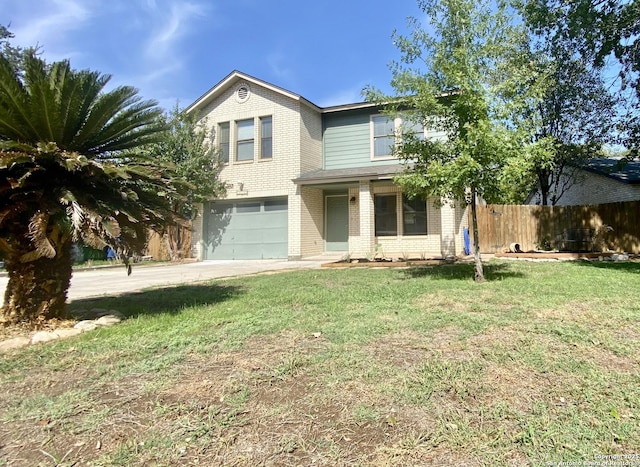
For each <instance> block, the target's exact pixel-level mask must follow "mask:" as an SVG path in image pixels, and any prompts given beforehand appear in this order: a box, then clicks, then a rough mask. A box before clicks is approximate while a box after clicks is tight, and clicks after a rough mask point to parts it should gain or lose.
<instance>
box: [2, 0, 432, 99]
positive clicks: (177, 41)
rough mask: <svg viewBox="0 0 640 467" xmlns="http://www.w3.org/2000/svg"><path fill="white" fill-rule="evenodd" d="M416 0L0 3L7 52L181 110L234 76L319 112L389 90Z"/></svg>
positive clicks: (24, 0)
mask: <svg viewBox="0 0 640 467" xmlns="http://www.w3.org/2000/svg"><path fill="white" fill-rule="evenodd" d="M419 14H420V11H419V9H418V6H417V1H416V0H395V1H393V2H391V1H383V0H318V1H306V0H296V1H294V0H187V1H181V0H0V23H1V24H3V25H5V26H6V25H9V24H10V30H11V31H12V32H13V33H14V34H15V38H14V39H13V41H12V43H13V44H14V45H22V46H29V45H35V44H39V45H40V46H42V50H43V55H42V56H43V57H44V58H45V59H46V60H47V61H53V60H61V59H64V58H69V59H70V60H71V65H72V67H73V68H76V69H86V68H88V69H91V70H97V71H100V72H102V73H107V74H111V75H113V78H112V84H115V85H121V84H126V85H132V86H135V87H136V88H138V89H139V90H140V95H141V96H142V97H143V98H145V99H156V100H157V101H158V102H159V103H160V105H162V106H163V107H165V108H170V107H172V106H173V105H174V104H175V102H176V101H179V103H180V106H181V107H186V106H187V105H189V104H190V103H191V102H192V101H194V100H195V99H196V98H198V97H199V96H200V95H202V94H203V93H205V92H206V91H207V90H208V89H209V88H211V87H212V86H213V85H215V84H216V83H217V82H218V81H220V80H221V79H222V78H224V77H225V76H226V75H227V74H229V73H230V72H231V71H233V70H234V69H237V70H240V71H243V72H245V73H248V74H250V75H253V76H255V77H257V78H260V79H263V80H265V81H268V82H270V83H272V84H275V85H278V86H281V87H283V88H285V89H288V90H290V91H292V92H295V93H297V94H300V95H302V96H303V97H305V98H307V99H309V100H310V101H312V102H314V103H315V104H317V105H320V106H329V105H336V104H346V103H351V102H358V101H361V100H362V96H361V90H362V88H363V87H364V86H365V85H367V84H372V85H374V86H376V87H378V88H381V89H382V90H384V91H387V92H390V87H389V81H390V79H391V73H390V71H389V69H388V64H389V62H390V61H391V60H393V59H397V58H398V52H397V49H396V48H395V46H394V45H393V44H392V41H391V33H392V31H393V30H394V29H398V30H400V31H401V30H403V29H404V28H405V26H406V18H407V17H408V16H417V15H419Z"/></svg>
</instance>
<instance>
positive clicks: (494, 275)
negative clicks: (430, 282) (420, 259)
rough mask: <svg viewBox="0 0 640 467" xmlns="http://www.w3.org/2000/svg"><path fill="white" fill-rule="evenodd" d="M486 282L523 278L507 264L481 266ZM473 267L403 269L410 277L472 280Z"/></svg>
mask: <svg viewBox="0 0 640 467" xmlns="http://www.w3.org/2000/svg"><path fill="white" fill-rule="evenodd" d="M482 266H483V269H484V277H485V279H486V280H488V281H491V280H501V279H506V278H510V277H519V278H522V277H525V275H524V274H523V273H521V272H518V271H514V270H513V269H512V268H511V265H510V264H508V263H498V264H483V265H482ZM473 267H474V265H473V264H472V263H470V264H466V263H465V264H443V265H441V266H426V267H415V268H409V269H405V270H404V271H403V272H404V274H406V275H408V276H410V277H412V278H418V277H433V278H435V279H453V280H465V279H471V280H473Z"/></svg>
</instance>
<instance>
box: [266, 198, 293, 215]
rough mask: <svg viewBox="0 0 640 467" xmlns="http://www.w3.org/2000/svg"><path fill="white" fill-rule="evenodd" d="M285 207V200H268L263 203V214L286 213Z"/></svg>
mask: <svg viewBox="0 0 640 467" xmlns="http://www.w3.org/2000/svg"><path fill="white" fill-rule="evenodd" d="M287 207H288V202H287V199H286V198H284V199H274V200H268V201H265V202H264V210H265V212H272V211H286V210H287Z"/></svg>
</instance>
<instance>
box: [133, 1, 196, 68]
mask: <svg viewBox="0 0 640 467" xmlns="http://www.w3.org/2000/svg"><path fill="white" fill-rule="evenodd" d="M147 5H148V6H149V7H150V9H151V10H154V11H153V12H152V16H153V18H152V20H153V21H154V22H155V23H157V24H156V26H155V27H154V28H153V31H152V34H151V36H149V38H148V40H147V43H146V48H145V54H146V56H147V57H148V58H149V59H152V60H156V61H165V60H166V59H167V58H171V59H174V58H176V57H175V56H174V55H175V48H176V46H177V45H178V43H179V41H180V40H181V39H182V38H183V37H184V36H186V35H188V34H189V32H191V29H190V28H191V22H192V21H193V20H194V19H197V18H200V17H204V16H205V15H206V13H207V7H206V6H205V5H204V4H198V3H190V2H188V3H182V2H171V3H170V4H169V5H168V7H167V6H164V5H163V6H160V7H159V6H158V5H157V3H156V1H155V0H148V2H147ZM165 13H168V15H166V14H165Z"/></svg>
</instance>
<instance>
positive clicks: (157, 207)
mask: <svg viewBox="0 0 640 467" xmlns="http://www.w3.org/2000/svg"><path fill="white" fill-rule="evenodd" d="M109 80H110V76H108V75H101V74H99V73H97V72H92V71H88V70H82V71H76V70H72V69H71V67H70V64H69V61H66V60H65V61H60V62H55V63H52V64H47V63H45V62H44V61H43V60H42V59H40V58H38V57H36V56H34V55H30V56H27V57H26V58H25V59H24V60H23V63H22V65H21V66H16V65H15V64H13V65H12V64H11V62H9V61H8V60H7V59H6V58H5V57H3V56H1V55H0V256H3V257H4V262H5V267H6V269H7V271H8V273H9V283H8V286H7V289H6V292H5V297H4V305H3V307H2V311H1V313H0V323H1V322H4V323H16V322H23V321H27V322H31V323H34V324H38V323H39V322H41V321H44V320H48V319H52V318H58V317H62V316H64V312H65V302H66V295H67V290H68V288H69V283H70V280H71V266H72V254H71V252H72V245H73V242H74V241H77V240H80V239H82V240H83V241H84V242H86V243H88V244H89V245H92V246H96V247H103V246H105V245H107V244H108V245H111V246H112V247H114V248H117V249H119V250H121V251H123V252H127V251H129V252H135V251H138V250H140V249H142V248H143V247H144V243H145V241H146V233H147V229H148V228H152V229H157V230H161V229H162V228H164V227H166V225H167V224H171V223H174V222H177V221H178V220H179V219H176V218H175V216H174V215H173V214H172V213H171V210H170V205H169V203H168V201H167V198H168V197H176V196H179V191H180V190H179V189H177V188H176V187H177V186H178V185H177V183H176V182H175V181H174V180H173V179H172V172H171V170H170V168H169V167H166V166H162V165H159V164H158V163H157V162H155V161H154V160H153V158H151V157H149V155H148V151H147V156H144V155H142V154H143V153H144V151H141V149H142V148H143V147H144V146H147V145H149V144H151V143H154V142H156V141H157V139H158V138H159V136H160V135H161V131H162V130H163V127H162V125H161V124H160V123H159V117H160V115H161V111H160V110H159V109H158V108H157V106H156V104H155V102H153V101H142V100H141V99H140V97H138V95H137V91H136V90H135V89H134V88H131V87H128V86H121V87H117V88H116V89H113V90H111V91H105V90H104V88H105V86H106V85H107V83H108V82H109Z"/></svg>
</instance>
